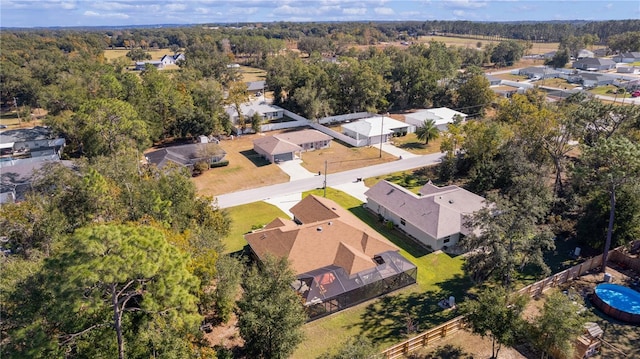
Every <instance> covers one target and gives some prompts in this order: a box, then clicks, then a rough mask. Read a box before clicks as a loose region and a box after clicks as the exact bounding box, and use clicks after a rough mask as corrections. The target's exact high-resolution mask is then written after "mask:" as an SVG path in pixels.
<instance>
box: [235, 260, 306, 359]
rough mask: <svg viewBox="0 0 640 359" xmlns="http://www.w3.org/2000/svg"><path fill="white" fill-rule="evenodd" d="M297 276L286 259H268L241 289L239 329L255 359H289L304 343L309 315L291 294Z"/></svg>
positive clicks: (249, 354) (250, 353)
mask: <svg viewBox="0 0 640 359" xmlns="http://www.w3.org/2000/svg"><path fill="white" fill-rule="evenodd" d="M294 280H295V275H294V273H293V271H292V270H291V269H290V267H289V264H288V262H287V260H286V259H285V258H282V259H275V258H273V257H268V258H265V260H264V261H263V262H262V268H261V269H260V270H258V268H256V267H253V268H252V269H251V270H250V271H249V273H248V274H247V276H246V278H245V279H244V281H243V283H242V285H243V289H244V293H243V295H242V299H240V301H239V302H238V312H239V313H238V327H239V328H240V336H241V337H242V339H244V341H245V345H244V348H245V350H246V351H247V355H248V356H250V357H252V358H287V357H289V355H291V353H293V351H294V350H295V348H296V347H297V346H298V344H300V343H301V342H302V340H303V337H304V335H303V333H302V325H303V324H304V322H305V320H306V318H307V317H306V314H305V312H304V308H303V306H302V302H301V300H300V298H299V297H298V295H297V294H296V293H295V292H294V291H293V290H292V288H291V283H292V282H293V281H294Z"/></svg>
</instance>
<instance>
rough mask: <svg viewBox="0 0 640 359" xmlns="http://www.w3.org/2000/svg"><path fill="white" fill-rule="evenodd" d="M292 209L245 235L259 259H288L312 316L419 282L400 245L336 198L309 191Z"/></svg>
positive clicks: (294, 287) (293, 286)
mask: <svg viewBox="0 0 640 359" xmlns="http://www.w3.org/2000/svg"><path fill="white" fill-rule="evenodd" d="M290 211H291V213H292V214H293V220H290V219H283V218H276V219H274V220H273V221H272V222H271V223H269V224H267V225H266V226H265V227H264V228H263V229H261V230H257V231H253V232H251V233H249V234H245V236H244V238H245V239H246V240H247V243H248V244H249V248H250V249H251V253H252V255H253V256H254V257H255V258H257V259H258V260H261V261H262V260H264V259H265V257H266V256H268V255H271V256H275V257H278V258H282V257H284V258H287V259H288V260H289V262H290V263H291V268H292V269H293V271H294V272H295V273H296V276H297V277H296V280H295V281H294V282H293V283H292V289H293V290H295V291H297V292H298V294H299V295H300V297H301V299H302V301H303V303H304V305H305V307H306V310H307V313H308V315H309V318H310V320H314V319H317V318H320V317H323V316H326V315H328V314H331V313H334V312H337V311H340V310H342V309H345V308H348V307H350V306H353V305H355V304H358V303H361V302H363V301H366V300H369V299H372V298H375V297H378V296H380V295H383V294H386V293H389V292H391V291H394V290H396V289H399V288H402V287H405V286H408V285H411V284H414V283H415V282H416V277H417V269H416V267H415V266H414V265H413V264H412V263H411V262H409V261H408V260H407V259H405V258H404V257H403V256H402V255H401V254H400V253H399V250H398V247H396V246H395V245H394V244H392V243H391V242H389V241H388V240H387V239H385V238H384V237H382V236H381V235H380V234H379V233H377V232H376V231H374V230H373V229H371V228H370V227H369V226H367V225H366V224H365V223H363V222H362V221H360V220H359V219H358V218H357V217H355V216H354V215H353V214H351V212H349V211H347V210H345V209H343V208H341V207H340V206H338V205H337V204H336V203H335V202H333V201H331V200H329V199H326V198H322V197H318V196H314V195H309V196H307V197H305V198H304V199H302V200H301V201H300V202H298V203H297V204H296V205H294V206H293V207H292V208H291V210H290Z"/></svg>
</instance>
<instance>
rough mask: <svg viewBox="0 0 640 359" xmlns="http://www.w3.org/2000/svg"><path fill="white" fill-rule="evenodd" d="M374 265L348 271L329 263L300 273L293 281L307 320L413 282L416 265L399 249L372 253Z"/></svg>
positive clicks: (414, 280) (415, 276)
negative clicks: (401, 253) (355, 271)
mask: <svg viewBox="0 0 640 359" xmlns="http://www.w3.org/2000/svg"><path fill="white" fill-rule="evenodd" d="M374 260H375V261H376V263H378V265H377V266H376V267H375V268H372V269H368V270H364V271H362V272H359V273H356V274H353V275H351V276H350V275H349V274H348V273H347V272H345V270H344V269H342V268H341V267H338V266H334V265H330V266H326V267H323V268H319V269H316V270H313V271H309V272H306V273H303V274H301V275H299V276H298V278H297V279H296V280H295V281H294V282H293V283H292V286H293V288H294V289H295V290H296V291H297V292H298V294H300V296H301V297H302V298H303V301H304V305H305V308H306V310H307V314H308V316H309V320H310V321H311V320H315V319H318V318H321V317H323V316H326V315H329V314H331V313H335V312H337V311H340V310H342V309H345V308H348V307H351V306H353V305H356V304H358V303H361V302H364V301H366V300H369V299H372V298H375V297H378V296H380V295H383V294H386V293H389V292H392V291H394V290H396V289H399V288H402V287H406V286H408V285H411V284H414V283H415V282H416V278H417V275H418V270H417V268H416V266H415V265H413V264H412V263H411V262H409V261H408V260H406V259H405V258H404V257H403V256H402V255H400V254H399V253H398V252H392V251H389V252H384V253H381V254H379V255H376V256H375V257H374Z"/></svg>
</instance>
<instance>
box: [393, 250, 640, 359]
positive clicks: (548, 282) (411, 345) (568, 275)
mask: <svg viewBox="0 0 640 359" xmlns="http://www.w3.org/2000/svg"><path fill="white" fill-rule="evenodd" d="M609 259H610V260H611V261H612V262H616V263H618V264H621V265H623V266H627V267H629V268H633V269H635V270H640V259H637V258H631V257H628V256H626V255H625V254H624V253H622V252H620V251H619V250H617V249H616V250H613V251H611V252H610V253H609ZM601 265H602V255H599V256H596V257H593V258H589V259H587V260H586V261H584V262H582V263H580V264H578V265H575V266H573V267H571V268H569V269H565V270H563V271H562V272H560V273H556V274H554V275H552V276H550V277H547V278H545V279H543V280H540V281H538V282H535V283H533V284H531V285H528V286H526V287H524V288H522V289H520V290H519V291H518V293H523V294H527V295H529V296H531V297H535V296H538V295H541V294H542V293H544V292H546V291H547V290H549V289H551V288H553V287H556V286H558V285H561V284H563V283H566V282H568V281H571V280H573V279H575V278H577V277H579V276H581V275H583V274H585V273H587V272H589V271H590V270H592V269H594V268H598V267H600V266H601ZM464 325H465V321H464V316H459V317H457V318H454V319H452V320H450V321H448V322H446V323H444V324H442V325H439V326H437V327H435V328H432V329H429V330H427V331H425V332H423V333H421V334H419V335H417V336H415V337H413V338H411V339H409V340H406V341H404V342H402V343H400V344H396V345H394V346H392V347H390V348H388V349H386V350H385V351H383V352H382V355H383V357H384V358H386V359H394V358H401V357H403V356H405V355H407V354H409V353H411V352H413V351H415V350H418V349H420V348H422V347H424V346H427V345H429V344H432V343H434V342H436V341H438V340H440V339H442V338H444V337H446V336H447V335H450V334H453V333H455V332H457V331H458V330H461V329H463V328H464Z"/></svg>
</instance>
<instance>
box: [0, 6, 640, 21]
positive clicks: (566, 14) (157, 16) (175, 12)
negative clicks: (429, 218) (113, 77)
mask: <svg viewBox="0 0 640 359" xmlns="http://www.w3.org/2000/svg"><path fill="white" fill-rule="evenodd" d="M638 18H640V1H638V0H631V1H627V0H557V1H550V0H534V1H524V0H523V1H520V0H487V1H481V0H412V1H396V0H359V1H358V0H315V1H308V0H304V1H300V0H297V1H294V0H280V1H273V0H182V1H179V0H111V1H103V0H0V26H1V27H50V26H64V27H66V26H133V25H156V24H207V23H209V24H211V23H237V22H260V23H263V24H265V23H269V22H275V21H291V22H313V21H316V22H317V21H403V20H411V21H429V20H470V21H522V20H622V19H638Z"/></svg>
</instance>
